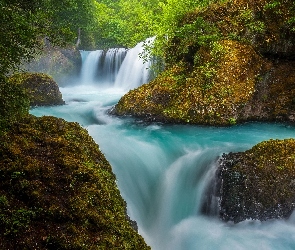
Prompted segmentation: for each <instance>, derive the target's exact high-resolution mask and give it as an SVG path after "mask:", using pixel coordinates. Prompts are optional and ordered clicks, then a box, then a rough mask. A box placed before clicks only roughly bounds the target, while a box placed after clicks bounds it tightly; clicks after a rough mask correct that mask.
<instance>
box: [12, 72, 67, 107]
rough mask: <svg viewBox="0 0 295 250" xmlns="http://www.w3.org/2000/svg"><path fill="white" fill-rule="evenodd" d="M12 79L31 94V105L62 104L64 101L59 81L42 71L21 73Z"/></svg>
mask: <svg viewBox="0 0 295 250" xmlns="http://www.w3.org/2000/svg"><path fill="white" fill-rule="evenodd" d="M10 81H12V82H14V83H16V84H20V85H21V86H22V87H23V88H24V89H25V91H26V93H27V94H28V96H29V100H30V106H51V105H62V104H64V101H63V99H62V94H61V92H60V91H59V87H58V85H57V83H56V82H55V81H54V80H53V79H52V78H51V77H50V76H48V75H46V74H42V73H20V74H15V75H13V76H12V77H10Z"/></svg>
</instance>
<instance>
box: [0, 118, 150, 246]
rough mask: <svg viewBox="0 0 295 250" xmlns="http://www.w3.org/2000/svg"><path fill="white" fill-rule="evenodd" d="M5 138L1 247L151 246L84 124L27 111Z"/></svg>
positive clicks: (0, 143)
mask: <svg viewBox="0 0 295 250" xmlns="http://www.w3.org/2000/svg"><path fill="white" fill-rule="evenodd" d="M0 137H1V138H0V155H1V158H0V180H1V181H0V248H1V249H150V248H149V247H148V246H147V245H146V244H145V242H144V240H143V238H142V237H141V236H140V235H139V234H138V233H137V232H136V231H135V230H134V229H133V228H132V225H134V223H133V222H130V219H129V218H128V216H127V215H126V203H125V201H124V200H123V199H122V197H121V195H120V192H119V190H118V188H117V185H116V179H115V175H114V174H113V173H112V169H111V166H110V165H109V163H108V162H107V160H106V159H105V157H104V155H103V154H102V153H101V152H100V150H99V147H98V145H97V144H95V142H94V141H93V139H92V138H91V137H90V136H89V135H88V133H87V131H86V130H85V129H83V128H81V127H80V126H79V125H78V123H71V122H66V121H64V120H63V119H58V118H55V117H45V116H44V117H42V118H37V117H34V116H28V117H26V118H23V119H22V120H21V121H19V123H17V124H14V125H11V127H10V130H9V131H7V133H5V134H4V135H1V136H0ZM131 224H132V225H131Z"/></svg>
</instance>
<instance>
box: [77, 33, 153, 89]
mask: <svg viewBox="0 0 295 250" xmlns="http://www.w3.org/2000/svg"><path fill="white" fill-rule="evenodd" d="M147 41H148V42H149V43H150V41H153V38H151V39H148V40H147ZM144 45H145V42H141V43H139V44H137V45H136V46H135V47H134V48H132V49H124V48H111V49H108V50H107V51H104V50H96V51H80V53H81V57H82V69H81V77H80V81H81V83H83V84H86V85H87V84H88V85H100V86H108V87H116V88H120V89H123V90H125V91H127V90H130V89H132V88H136V87H138V86H140V85H142V84H144V83H147V82H148V81H149V78H150V77H149V76H150V70H149V68H150V66H151V61H144V60H143V59H142V58H141V57H140V55H141V54H142V53H143V52H144Z"/></svg>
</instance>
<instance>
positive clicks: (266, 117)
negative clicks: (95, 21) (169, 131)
mask: <svg viewBox="0 0 295 250" xmlns="http://www.w3.org/2000/svg"><path fill="white" fill-rule="evenodd" d="M294 16H295V4H294V2H293V1H291V0H287V1H271V0H260V1H255V3H254V2H253V3H252V2H249V1H245V0H229V1H222V3H216V4H211V5H209V7H207V8H204V9H196V10H194V11H192V12H189V13H187V14H186V15H185V16H184V17H183V18H182V19H181V20H180V21H179V23H178V32H177V33H175V36H174V37H172V38H171V39H170V40H169V41H168V46H167V48H166V52H165V63H166V69H165V71H164V72H163V73H162V74H160V75H159V76H158V77H157V78H156V79H155V80H154V81H152V82H151V83H149V84H147V85H143V86H141V87H139V88H138V89H135V90H131V91H130V92H129V93H127V94H126V95H125V96H123V97H122V98H121V100H120V101H119V103H118V104H117V105H116V106H115V107H114V109H113V110H112V111H111V113H112V114H116V115H121V116H122V115H132V116H135V117H139V118H141V119H146V120H150V121H160V122H169V123H170V122H171V123H191V124H207V125H218V126H224V125H231V124H236V123H239V122H244V121H253V120H255V121H256V120H260V121H275V120H279V121H291V122H294V121H295V109H294V107H295V106H294V104H295V101H294V94H295V71H294V65H295V63H294V61H293V59H294V57H295V43H294V41H295V21H294ZM286 72H287V73H286Z"/></svg>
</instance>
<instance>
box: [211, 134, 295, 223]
mask: <svg viewBox="0 0 295 250" xmlns="http://www.w3.org/2000/svg"><path fill="white" fill-rule="evenodd" d="M294 152H295V140H294V139H288V140H282V141H280V140H270V141H266V142H262V143H259V144H257V145H256V146H254V147H253V148H252V149H250V150H248V151H246V152H243V153H229V154H224V155H223V156H222V158H221V159H220V161H219V168H218V170H217V173H216V178H217V184H216V187H215V189H216V193H215V195H216V196H217V197H219V217H220V218H221V219H222V220H224V221H233V222H235V223H238V222H240V221H243V220H247V219H253V220H261V221H264V220H269V219H280V218H288V217H289V216H290V215H291V213H292V211H293V209H294V208H295V161H294V159H295V157H294V156H295V154H294Z"/></svg>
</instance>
